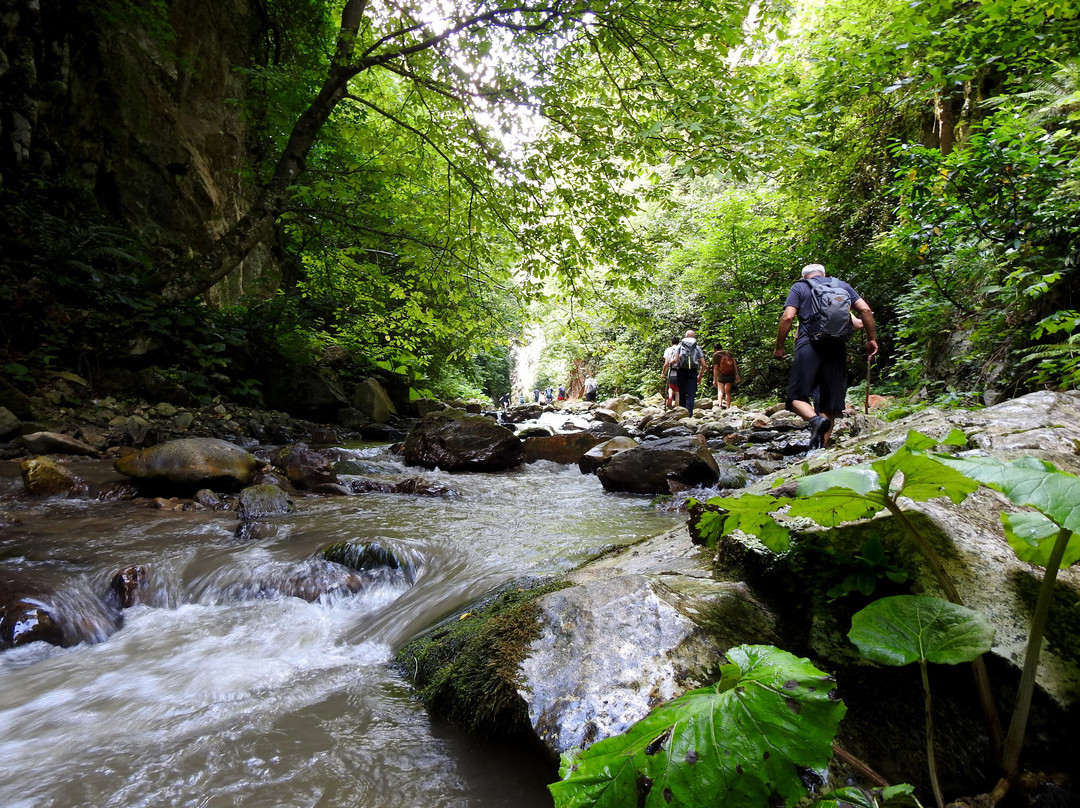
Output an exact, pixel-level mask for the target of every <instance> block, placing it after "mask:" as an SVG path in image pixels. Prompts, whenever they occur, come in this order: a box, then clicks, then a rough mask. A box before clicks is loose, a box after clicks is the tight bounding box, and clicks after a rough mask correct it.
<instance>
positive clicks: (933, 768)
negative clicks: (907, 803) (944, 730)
mask: <svg viewBox="0 0 1080 808" xmlns="http://www.w3.org/2000/svg"><path fill="white" fill-rule="evenodd" d="M919 672H920V673H921V674H922V684H923V693H924V694H925V695H926V765H927V766H928V767H929V769H930V786H931V788H933V789H934V800H935V801H936V802H937V806H938V808H945V798H944V797H943V796H942V794H941V784H940V783H938V776H937V760H936V758H935V757H934V708H933V703H932V701H931V699H930V675H929V673H928V672H927V668H926V660H925V659H920V660H919Z"/></svg>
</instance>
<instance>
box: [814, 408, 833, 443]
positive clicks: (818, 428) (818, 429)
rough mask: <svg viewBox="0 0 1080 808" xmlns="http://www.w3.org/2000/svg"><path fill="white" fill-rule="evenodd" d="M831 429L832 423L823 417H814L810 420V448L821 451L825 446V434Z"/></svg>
mask: <svg viewBox="0 0 1080 808" xmlns="http://www.w3.org/2000/svg"><path fill="white" fill-rule="evenodd" d="M831 427H832V421H830V420H829V419H828V418H826V417H825V416H824V415H815V416H814V417H813V418H811V419H810V448H811V449H821V448H824V446H825V433H826V432H828V431H829V429H830V428H831Z"/></svg>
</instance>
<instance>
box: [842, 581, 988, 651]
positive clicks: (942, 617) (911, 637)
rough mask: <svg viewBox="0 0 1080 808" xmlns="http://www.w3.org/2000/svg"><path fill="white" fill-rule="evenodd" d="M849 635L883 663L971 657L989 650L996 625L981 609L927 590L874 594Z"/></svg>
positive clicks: (854, 641)
mask: <svg viewBox="0 0 1080 808" xmlns="http://www.w3.org/2000/svg"><path fill="white" fill-rule="evenodd" d="M848 638H849V639H850V640H851V641H852V642H853V643H855V645H856V646H857V647H858V649H859V651H860V653H862V655H863V656H864V657H866V658H867V659H870V660H873V661H874V662H880V663H882V664H883V665H909V664H911V663H912V662H918V661H920V660H925V661H927V662H936V663H941V664H946V665H955V664H957V663H959V662H970V661H971V660H973V659H975V658H976V657H978V656H980V655H981V654H985V653H986V652H987V651H989V650H990V646H991V644H992V643H993V640H994V627H993V626H991V625H990V622H989V621H988V620H987V619H986V617H984V616H983V615H982V614H981V613H980V612H977V611H975V610H974V609H969V608H967V607H966V606H959V605H957V604H955V603H950V602H949V601H947V600H941V599H939V598H931V597H927V596H925V595H897V596H896V597H891V598H882V599H881V600H876V601H874V602H873V603H871V604H870V605H869V606H867V607H866V608H865V609H863V610H862V611H860V612H858V613H857V614H856V615H855V616H854V617H853V618H852V619H851V631H850V632H848Z"/></svg>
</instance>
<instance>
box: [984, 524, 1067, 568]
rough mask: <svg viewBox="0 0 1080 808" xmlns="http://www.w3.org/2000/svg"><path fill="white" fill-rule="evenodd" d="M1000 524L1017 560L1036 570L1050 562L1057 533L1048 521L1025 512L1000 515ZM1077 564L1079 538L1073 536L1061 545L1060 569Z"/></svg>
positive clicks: (1056, 527) (1056, 529)
mask: <svg viewBox="0 0 1080 808" xmlns="http://www.w3.org/2000/svg"><path fill="white" fill-rule="evenodd" d="M1001 523H1002V525H1003V526H1004V528H1005V538H1006V539H1008V541H1009V546H1010V547H1012V548H1013V552H1014V553H1016V557H1017V558H1019V559H1020V560H1021V561H1026V562H1027V563H1029V564H1038V565H1039V566H1040V567H1045V566H1046V565H1047V564H1048V563H1049V562H1050V553H1051V551H1052V550H1053V549H1054V543H1055V542H1056V541H1057V535H1058V532H1059V530H1060V528H1059V527H1058V526H1057V525H1055V524H1054V523H1053V522H1052V521H1051V520H1050V519H1047V518H1046V517H1045V516H1043V515H1042V514H1041V513H1038V512H1031V511H1025V512H1024V513H1002V514H1001ZM1077 561H1080V536H1078V535H1077V534H1076V533H1073V534H1071V535H1070V536H1069V541H1068V543H1067V544H1066V545H1065V555H1064V556H1063V557H1062V559H1061V566H1062V567H1069V566H1072V565H1073V564H1075V563H1076V562H1077Z"/></svg>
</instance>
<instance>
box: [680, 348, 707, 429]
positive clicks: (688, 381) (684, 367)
mask: <svg viewBox="0 0 1080 808" xmlns="http://www.w3.org/2000/svg"><path fill="white" fill-rule="evenodd" d="M676 349H677V350H678V354H677V355H676V357H675V362H676V365H675V366H676V367H677V368H678V371H677V376H678V383H679V404H680V405H682V406H683V407H686V411H687V412H688V413H689V414H690V415H693V414H694V396H696V395H697V389H698V385H700V384H701V377H702V376H703V375H704V373H705V354H704V352H702V350H701V346H700V345H698V344H697V334H695V333H694V332H693V331H687V332H686V336H685V337H683V338H682V340H681V341H680V342H679V344H678V346H677V348H676Z"/></svg>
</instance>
